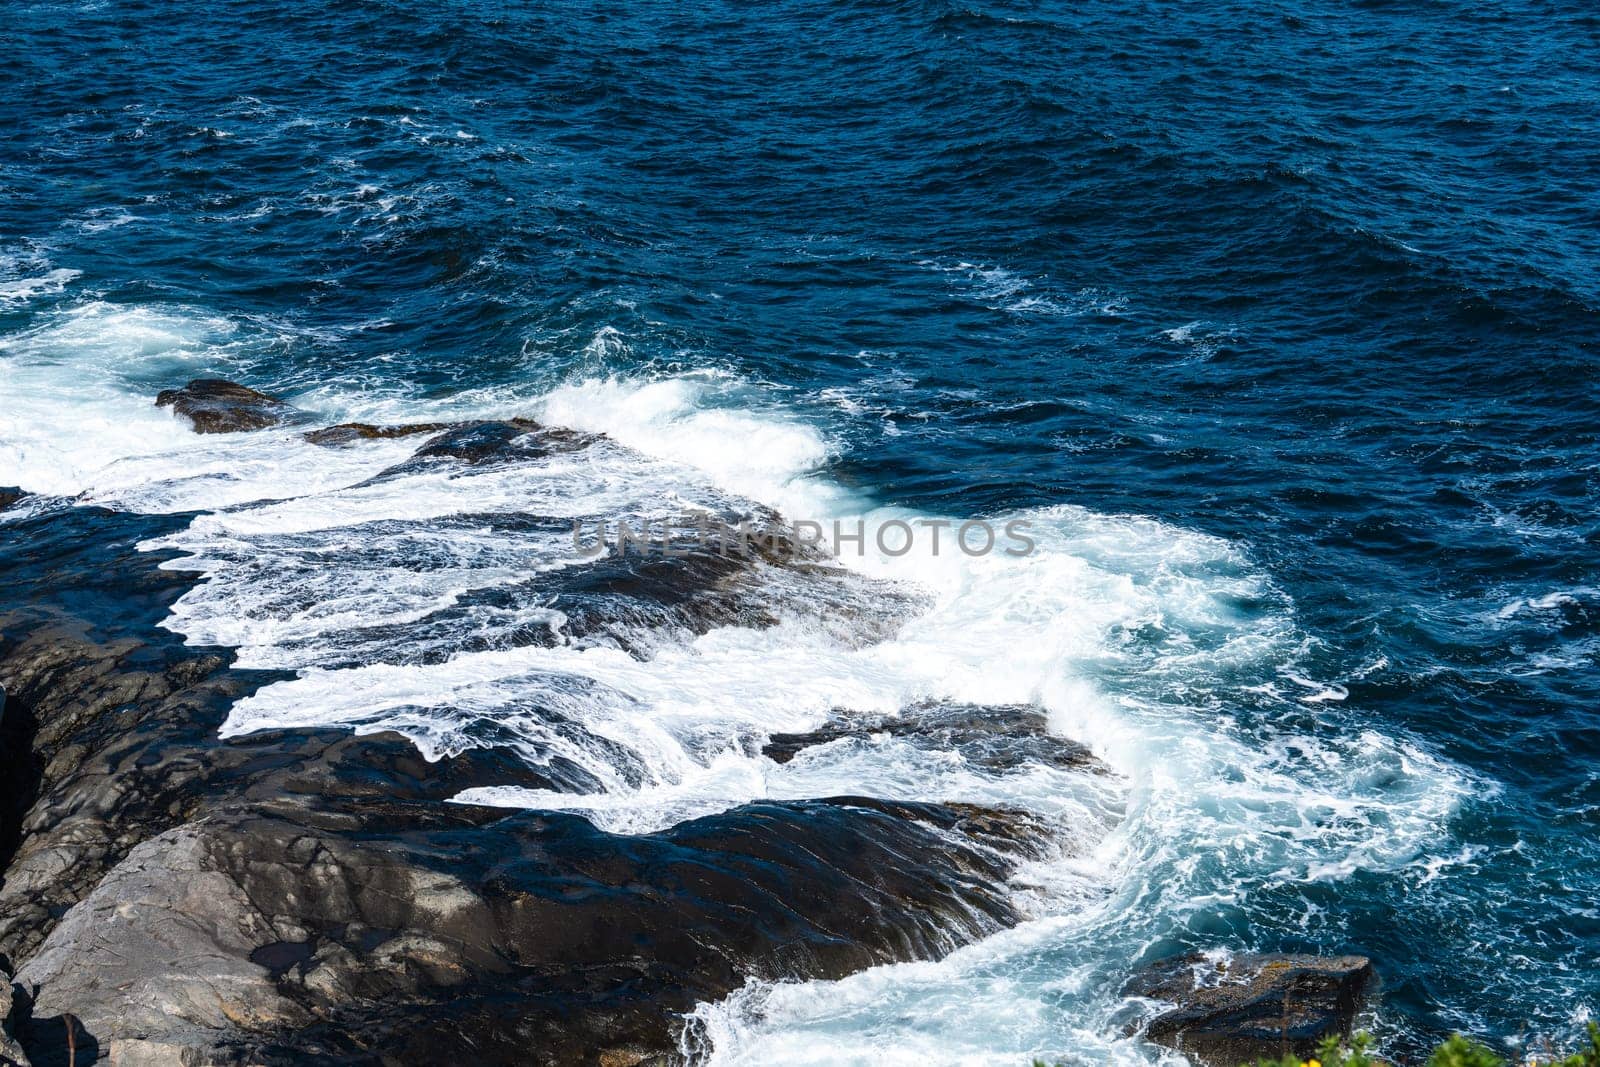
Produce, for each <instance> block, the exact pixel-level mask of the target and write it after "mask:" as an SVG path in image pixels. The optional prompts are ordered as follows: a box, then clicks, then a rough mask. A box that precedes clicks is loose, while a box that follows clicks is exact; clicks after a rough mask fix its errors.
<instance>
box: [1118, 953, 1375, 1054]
mask: <svg viewBox="0 0 1600 1067" xmlns="http://www.w3.org/2000/svg"><path fill="white" fill-rule="evenodd" d="M1371 981H1372V963H1371V961H1369V960H1368V959H1367V958H1366V957H1365V956H1311V955H1296V954H1272V953H1265V954H1239V955H1235V956H1231V957H1218V956H1212V955H1208V954H1203V953H1195V954H1191V955H1187V956H1178V957H1174V958H1172V959H1167V960H1161V961H1158V962H1156V963H1153V964H1151V965H1150V966H1148V967H1146V968H1145V969H1144V970H1143V971H1141V972H1139V973H1138V974H1136V975H1135V976H1134V977H1133V978H1132V979H1131V980H1130V981H1129V982H1128V984H1127V986H1126V987H1125V988H1124V990H1123V992H1124V993H1125V994H1126V995H1128V996H1136V997H1145V998H1148V999H1150V1000H1156V1001H1162V1002H1165V1003H1168V1004H1171V1005H1173V1007H1172V1008H1171V1010H1169V1011H1166V1012H1163V1013H1162V1014H1160V1015H1157V1016H1156V1017H1155V1018H1153V1019H1151V1020H1150V1022H1149V1024H1148V1026H1147V1028H1146V1030H1145V1036H1146V1037H1147V1038H1148V1039H1150V1040H1151V1041H1154V1042H1156V1043H1158V1044H1162V1045H1167V1046H1169V1047H1171V1048H1175V1049H1178V1050H1179V1051H1181V1052H1183V1053H1184V1054H1186V1055H1188V1056H1189V1057H1191V1058H1192V1059H1196V1060H1198V1061H1200V1062H1202V1063H1205V1064H1208V1065H1210V1067H1238V1065H1239V1064H1242V1063H1253V1062H1255V1061H1256V1060H1258V1059H1264V1058H1276V1057H1278V1056H1282V1055H1287V1054H1292V1055H1295V1056H1300V1057H1306V1056H1309V1055H1311V1054H1312V1053H1313V1052H1314V1051H1316V1047H1317V1045H1318V1044H1319V1043H1320V1042H1321V1041H1322V1039H1323V1038H1324V1037H1327V1036H1328V1035H1330V1034H1337V1035H1347V1034H1349V1032H1350V1028H1351V1025H1352V1023H1353V1022H1354V1019H1355V1016H1356V1012H1357V1011H1358V1010H1359V1009H1360V1007H1361V999H1362V995H1363V993H1364V992H1365V991H1366V989H1367V987H1368V986H1369V984H1370V983H1371Z"/></svg>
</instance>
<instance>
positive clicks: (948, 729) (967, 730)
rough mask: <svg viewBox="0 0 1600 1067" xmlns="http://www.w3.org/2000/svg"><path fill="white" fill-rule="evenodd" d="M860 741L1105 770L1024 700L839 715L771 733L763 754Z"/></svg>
mask: <svg viewBox="0 0 1600 1067" xmlns="http://www.w3.org/2000/svg"><path fill="white" fill-rule="evenodd" d="M851 738H853V739H857V740H860V741H864V742H869V741H873V740H876V739H879V738H895V739H897V740H901V741H905V742H906V743H908V744H912V745H916V746H918V747H919V748H934V749H940V750H943V751H957V752H960V753H961V754H962V755H963V756H965V757H966V758H967V760H968V761H969V762H970V763H972V764H974V765H975V766H980V767H983V768H985V769H988V770H993V771H1007V770H1011V769H1013V768H1016V767H1022V766H1026V765H1028V764H1039V763H1042V764H1046V765H1049V766H1054V767H1070V768H1079V769H1082V770H1088V771H1096V772H1103V771H1104V770H1105V769H1106V768H1105V765H1104V764H1102V763H1101V762H1100V761H1099V760H1097V759H1096V758H1095V757H1094V755H1093V754H1092V753H1091V752H1090V751H1089V750H1088V749H1087V748H1085V747H1084V746H1082V745H1080V744H1078V743H1077V742H1076V741H1071V740H1068V739H1067V738H1064V737H1057V736H1056V735H1054V734H1052V733H1050V731H1049V721H1048V719H1047V718H1046V717H1045V714H1044V712H1043V711H1041V710H1040V709H1038V708H1036V707H1031V706H1028V705H1022V704H1001V705H985V704H940V703H932V702H930V703H922V704H913V705H911V706H910V707H908V708H905V709H904V710H902V711H901V712H900V714H898V715H894V716H889V717H884V716H851V715H845V714H838V715H836V716H835V718H834V719H833V720H831V721H829V722H828V723H825V724H824V725H822V726H820V727H818V728H817V729H815V730H809V731H806V732H804V733H788V734H773V735H771V737H769V738H768V739H767V743H766V745H765V746H763V747H762V749H761V752H762V754H763V755H765V756H767V757H768V758H769V759H771V760H773V761H774V762H777V763H788V762H789V761H790V760H792V759H794V758H795V756H797V755H799V754H800V753H801V752H804V751H805V750H806V749H808V748H813V747H815V746H817V745H825V744H829V743H832V742H835V741H841V740H845V739H851Z"/></svg>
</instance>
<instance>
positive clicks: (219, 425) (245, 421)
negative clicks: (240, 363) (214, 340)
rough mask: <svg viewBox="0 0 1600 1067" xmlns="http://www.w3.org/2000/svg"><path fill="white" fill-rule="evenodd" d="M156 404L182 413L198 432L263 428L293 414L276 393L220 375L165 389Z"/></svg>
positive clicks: (233, 431) (157, 397) (282, 420)
mask: <svg viewBox="0 0 1600 1067" xmlns="http://www.w3.org/2000/svg"><path fill="white" fill-rule="evenodd" d="M156 407H158V408H171V409H172V410H173V411H175V412H177V413H178V414H179V415H182V416H183V417H184V418H186V419H188V420H189V422H190V424H191V425H192V426H193V427H194V431H195V433H238V432H240V431H243V430H263V429H266V428H267V427H268V426H276V425H277V424H278V423H280V422H284V421H285V420H287V419H288V418H289V417H290V416H291V415H293V413H294V409H293V408H291V407H290V406H289V405H288V404H285V403H284V402H283V401H282V400H279V399H278V398H277V397H275V396H268V395H267V394H266V393H258V392H256V391H255V390H254V389H251V388H248V387H246V386H243V385H240V384H238V383H237V382H230V381H225V380H223V379H221V378H196V379H194V380H193V381H191V382H190V383H189V384H188V385H185V386H184V387H183V388H181V389H163V390H162V391H161V392H160V393H159V394H157V395H156Z"/></svg>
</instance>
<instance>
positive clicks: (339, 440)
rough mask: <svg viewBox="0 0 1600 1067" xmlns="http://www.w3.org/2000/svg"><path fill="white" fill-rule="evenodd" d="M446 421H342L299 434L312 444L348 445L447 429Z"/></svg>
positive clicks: (448, 426) (448, 425)
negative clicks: (380, 423) (382, 423)
mask: <svg viewBox="0 0 1600 1067" xmlns="http://www.w3.org/2000/svg"><path fill="white" fill-rule="evenodd" d="M449 428H450V423H447V422H413V423H407V424H405V425H402V426H374V425H373V424H371V423H369V422H342V423H340V424H338V425H337V426H323V427H321V428H320V429H316V430H307V431H306V432H305V433H303V434H301V435H300V436H301V437H304V438H305V439H306V440H307V441H309V442H310V443H311V444H314V445H327V446H337V445H348V444H352V443H354V442H356V441H386V440H390V439H393V438H396V437H415V436H417V435H420V434H428V433H438V432H439V431H441V430H448V429H449Z"/></svg>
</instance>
